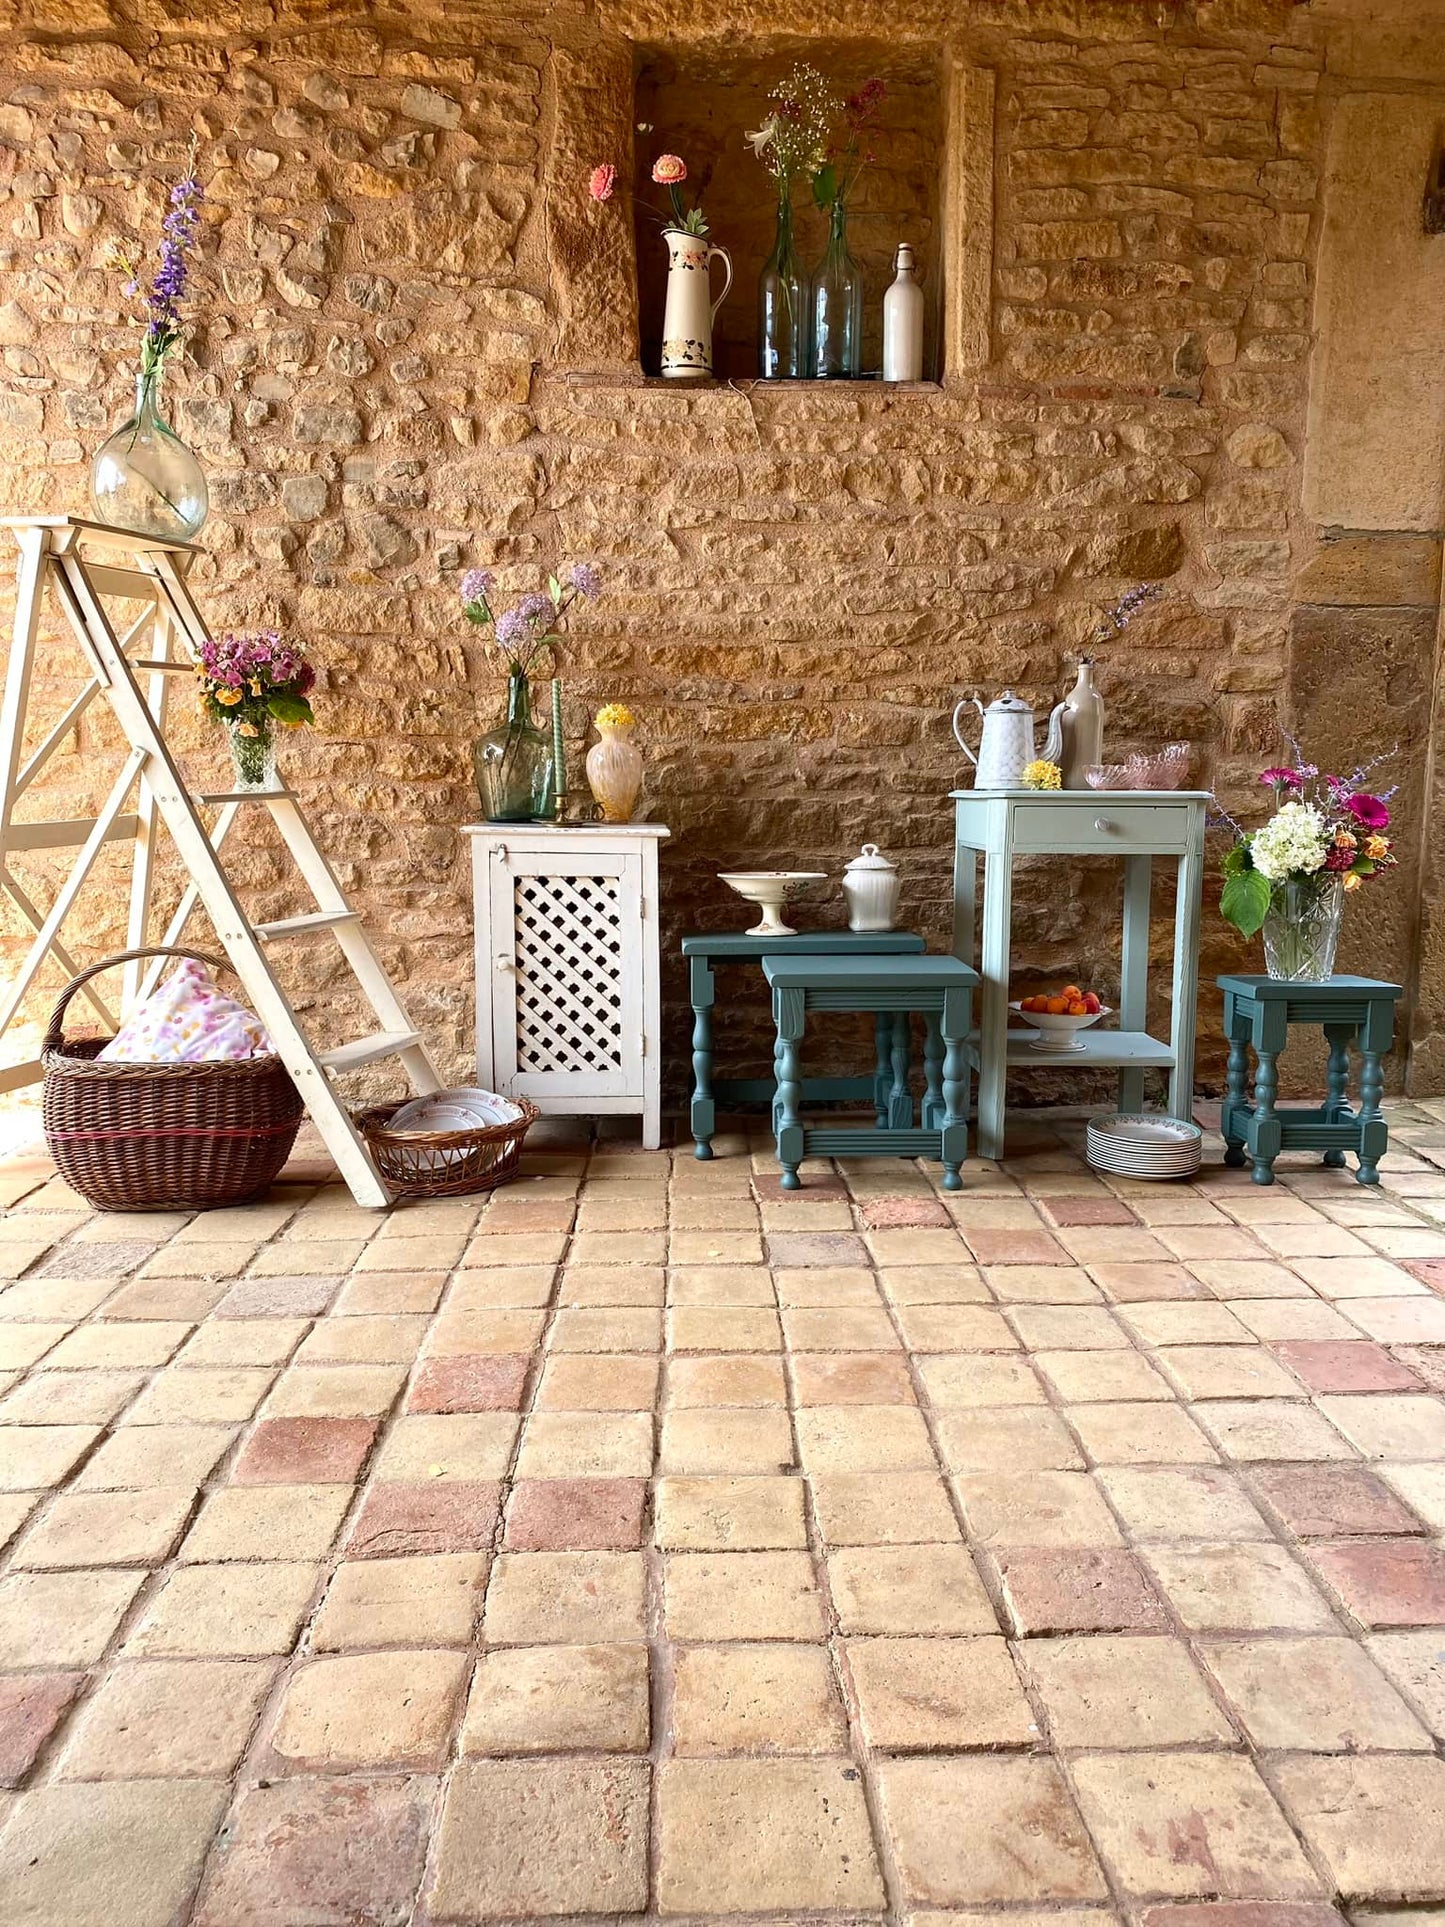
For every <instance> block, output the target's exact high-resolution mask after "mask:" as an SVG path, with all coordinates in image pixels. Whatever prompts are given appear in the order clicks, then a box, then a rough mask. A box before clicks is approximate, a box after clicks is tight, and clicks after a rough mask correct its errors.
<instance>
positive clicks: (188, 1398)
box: [32, 1365, 276, 1425]
mask: <svg viewBox="0 0 1445 1927" xmlns="http://www.w3.org/2000/svg"><path fill="white" fill-rule="evenodd" d="M77 1376H84V1377H91V1376H95V1374H91V1373H85V1374H77ZM275 1376H276V1374H275V1372H274V1370H273V1369H272V1368H271V1367H270V1366H269V1365H259V1366H237V1367H235V1368H234V1369H233V1370H231V1371H208V1372H201V1371H182V1370H180V1369H179V1368H178V1367H176V1366H173V1365H172V1366H167V1368H166V1369H165V1371H163V1372H158V1373H157V1374H156V1376H155V1377H154V1378H153V1379H152V1380H151V1382H150V1384H149V1385H148V1386H147V1387H146V1389H145V1390H144V1391H143V1392H142V1393H141V1395H140V1397H139V1398H138V1399H137V1400H136V1401H135V1404H134V1405H132V1406H131V1408H130V1410H129V1411H128V1412H127V1413H126V1423H127V1424H128V1425H186V1424H196V1425H221V1424H231V1423H236V1422H239V1421H241V1420H244V1419H248V1418H250V1417H252V1416H253V1415H254V1413H255V1411H256V1407H257V1406H258V1405H259V1404H260V1403H261V1400H262V1398H263V1396H264V1395H265V1393H266V1391H267V1389H268V1388H269V1386H270V1384H271V1382H272V1380H273V1379H274V1377H275ZM33 1382H34V1381H32V1383H33ZM117 1409H119V1407H118V1406H117Z"/></svg>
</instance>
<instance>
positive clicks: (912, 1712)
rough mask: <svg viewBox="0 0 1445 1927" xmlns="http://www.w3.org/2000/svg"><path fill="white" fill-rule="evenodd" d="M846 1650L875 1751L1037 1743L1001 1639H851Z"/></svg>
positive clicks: (1024, 1702)
mask: <svg viewBox="0 0 1445 1927" xmlns="http://www.w3.org/2000/svg"><path fill="white" fill-rule="evenodd" d="M846 1651H847V1658H848V1669H849V1671H850V1673H851V1674H852V1678H853V1688H854V1691H855V1693H856V1694H857V1697H858V1705H859V1709H860V1711H861V1715H862V1722H863V1732H864V1736H865V1738H866V1739H867V1741H868V1744H869V1745H870V1746H872V1747H877V1748H880V1749H882V1750H883V1751H885V1752H889V1753H906V1752H921V1751H925V1750H933V1749H936V1748H939V1747H1008V1746H1028V1745H1029V1744H1030V1742H1031V1741H1032V1740H1034V1739H1035V1738H1036V1737H1037V1729H1036V1728H1035V1726H1034V1724H1033V1713H1032V1710H1031V1708H1030V1706H1029V1703H1028V1701H1027V1699H1026V1698H1025V1697H1024V1692H1023V1688H1022V1687H1021V1686H1020V1685H1019V1680H1018V1674H1017V1673H1016V1672H1015V1671H1014V1665H1013V1661H1012V1660H1011V1659H1010V1657H1009V1651H1008V1647H1007V1645H1006V1644H1005V1643H1004V1641H1003V1640H1002V1639H997V1638H993V1639H899V1638H887V1639H850V1640H849V1641H848V1643H847V1648H846Z"/></svg>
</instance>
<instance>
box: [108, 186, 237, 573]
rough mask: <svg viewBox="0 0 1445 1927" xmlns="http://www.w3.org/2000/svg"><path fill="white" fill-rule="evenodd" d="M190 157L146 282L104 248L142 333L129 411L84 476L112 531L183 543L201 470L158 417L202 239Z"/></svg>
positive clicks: (195, 518) (196, 516) (194, 520)
mask: <svg viewBox="0 0 1445 1927" xmlns="http://www.w3.org/2000/svg"><path fill="white" fill-rule="evenodd" d="M204 198H205V196H204V194H203V192H202V189H201V184H200V182H199V181H198V180H197V179H196V157H195V151H194V149H193V150H192V153H191V158H190V163H189V165H188V167H187V169H186V172H185V174H184V175H183V176H182V178H181V179H180V180H179V181H177V182H176V184H175V186H174V187H172V188H171V190H170V197H169V204H168V206H167V210H166V214H165V218H164V220H163V221H162V222H161V239H160V248H159V256H160V261H159V265H158V266H157V268H156V271H155V274H154V275H153V276H152V278H151V280H150V282H149V284H146V283H144V282H143V280H142V277H141V271H140V269H139V268H138V267H137V266H136V265H135V263H134V261H132V260H131V258H130V257H129V255H127V254H126V252H125V251H124V249H123V248H121V247H120V246H118V245H112V246H111V247H110V248H109V249H108V250H107V255H106V258H107V264H108V265H109V266H110V267H113V268H118V269H119V270H120V271H121V273H123V274H124V276H125V286H124V290H123V292H124V293H125V295H126V297H127V299H129V300H136V301H139V302H140V304H141V310H140V312H141V316H142V318H143V320H144V324H145V325H144V328H143V330H142V333H141V342H140V372H139V374H138V375H137V376H136V385H135V410H134V412H133V413H132V414H131V415H129V416H127V418H126V419H125V421H123V422H122V423H121V425H120V427H119V428H118V429H116V431H115V433H114V434H113V435H111V436H109V437H108V439H107V440H106V441H105V442H104V443H103V444H102V445H101V447H100V449H99V451H98V452H97V454H96V457H95V460H94V462H93V463H92V464H91V471H90V499H91V503H92V506H93V507H94V509H95V513H96V515H97V517H98V518H99V519H100V520H101V521H102V522H106V523H109V524H110V526H111V527H112V528H121V529H134V530H136V531H137V533H138V534H141V535H152V536H161V537H163V538H165V539H166V540H168V541H172V542H188V541H189V540H190V539H191V537H192V536H194V535H196V534H197V533H198V532H199V530H200V527H201V524H202V523H203V522H204V521H205V519H206V515H207V512H208V510H209V508H210V499H209V495H208V492H207V489H206V477H205V471H204V470H203V469H202V467H201V464H200V462H199V461H198V460H197V458H196V456H195V454H194V453H193V452H192V450H191V449H189V448H187V447H186V445H185V443H184V442H183V441H182V440H181V438H180V437H179V436H178V435H177V434H176V433H175V432H174V430H173V429H172V428H171V427H170V425H169V423H167V422H166V421H165V419H164V418H163V416H162V414H161V380H162V377H163V376H164V374H165V371H166V367H167V364H168V363H169V362H170V361H171V359H172V357H174V358H175V359H177V360H179V359H180V357H181V355H182V354H183V353H184V350H185V339H186V330H185V321H184V318H183V316H182V313H181V304H182V302H183V301H184V300H185V298H186V295H187V292H188V290H189V283H190V272H191V269H190V257H191V253H192V251H193V249H194V248H195V245H196V242H197V240H198V238H199V234H200V224H201V202H202V201H203V200H204Z"/></svg>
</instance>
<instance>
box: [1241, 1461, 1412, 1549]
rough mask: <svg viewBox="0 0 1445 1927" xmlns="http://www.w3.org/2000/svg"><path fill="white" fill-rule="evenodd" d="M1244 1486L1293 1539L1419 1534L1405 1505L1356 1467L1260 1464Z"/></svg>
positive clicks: (1366, 1472)
mask: <svg viewBox="0 0 1445 1927" xmlns="http://www.w3.org/2000/svg"><path fill="white" fill-rule="evenodd" d="M1250 1483H1251V1485H1253V1487H1254V1489H1255V1491H1256V1492H1257V1493H1259V1495H1260V1497H1261V1498H1262V1499H1263V1500H1264V1501H1265V1503H1266V1504H1267V1505H1269V1506H1270V1507H1272V1508H1273V1510H1274V1511H1275V1512H1277V1513H1278V1514H1279V1516H1280V1518H1281V1519H1282V1520H1283V1521H1284V1524H1285V1526H1286V1528H1287V1529H1288V1530H1289V1531H1290V1532H1292V1533H1293V1534H1294V1535H1295V1537H1296V1538H1299V1539H1331V1538H1337V1537H1342V1536H1344V1535H1346V1534H1350V1533H1362V1534H1363V1533H1372V1534H1374V1533H1389V1534H1399V1533H1410V1532H1418V1531H1420V1530H1421V1527H1420V1521H1419V1520H1418V1519H1417V1518H1416V1517H1415V1515H1414V1514H1413V1513H1412V1512H1411V1511H1410V1509H1409V1507H1408V1506H1405V1505H1402V1504H1401V1502H1400V1500H1399V1499H1398V1498H1397V1497H1396V1496H1395V1494H1394V1493H1393V1492H1391V1491H1390V1489H1389V1487H1388V1486H1386V1485H1384V1484H1383V1483H1382V1482H1381V1480H1379V1479H1378V1478H1376V1476H1375V1474H1374V1473H1373V1472H1371V1471H1368V1470H1367V1469H1366V1467H1364V1466H1362V1465H1328V1464H1322V1465H1261V1466H1259V1467H1258V1468H1256V1469H1255V1470H1254V1471H1252V1472H1251V1473H1250Z"/></svg>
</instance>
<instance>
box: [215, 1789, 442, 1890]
mask: <svg viewBox="0 0 1445 1927" xmlns="http://www.w3.org/2000/svg"><path fill="white" fill-rule="evenodd" d="M435 1793H436V1783H435V1781H433V1780H430V1779H427V1778H425V1777H422V1776H420V1775H417V1776H406V1777H399V1778H382V1777H377V1778H372V1777H370V1776H368V1775H366V1774H355V1773H352V1774H346V1775H344V1776H341V1777H338V1778H328V1777H325V1776H316V1777H309V1778H303V1779H281V1780H273V1781H271V1782H270V1783H269V1784H267V1785H264V1786H259V1787H249V1788H246V1789H244V1790H243V1791H242V1792H241V1794H240V1796H239V1798H238V1800H237V1804H236V1806H235V1808H234V1810H233V1812H232V1814H231V1817H230V1821H229V1827H228V1845H227V1848H226V1852H225V1854H224V1855H223V1856H221V1857H220V1858H219V1859H218V1862H217V1865H216V1867H215V1869H214V1870H213V1873H212V1876H211V1879H210V1881H209V1882H208V1884H207V1886H206V1890H205V1892H204V1894H203V1895H202V1898H201V1902H200V1906H199V1909H198V1911H197V1913H196V1915H195V1920H196V1927H235V1923H237V1922H239V1921H242V1920H244V1921H245V1922H246V1923H247V1927H294V1923H296V1922H298V1921H301V1920H304V1919H305V1918H306V1916H307V1914H308V1913H310V1914H311V1916H312V1918H313V1919H314V1918H316V1911H315V1910H316V1909H317V1906H318V1896H320V1897H321V1901H320V1904H321V1905H322V1906H324V1907H325V1908H326V1909H327V1910H328V1911H329V1912H330V1913H331V1915H332V1918H333V1919H337V1920H345V1919H347V1918H351V1919H354V1920H364V1919H368V1918H369V1919H372V1920H375V1921H378V1922H380V1921H398V1920H405V1918H406V1916H407V1914H408V1912H409V1911H410V1908H411V1904H412V1900H413V1898H414V1896H415V1893H416V1890H417V1887H418V1885H419V1883H420V1881H421V1877H422V1869H423V1867H424V1865H425V1862H426V1842H427V1834H428V1829H429V1823H430V1809H431V1803H432V1801H433V1799H434V1798H435ZM323 1918H324V1916H323Z"/></svg>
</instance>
